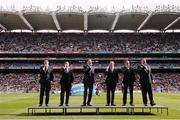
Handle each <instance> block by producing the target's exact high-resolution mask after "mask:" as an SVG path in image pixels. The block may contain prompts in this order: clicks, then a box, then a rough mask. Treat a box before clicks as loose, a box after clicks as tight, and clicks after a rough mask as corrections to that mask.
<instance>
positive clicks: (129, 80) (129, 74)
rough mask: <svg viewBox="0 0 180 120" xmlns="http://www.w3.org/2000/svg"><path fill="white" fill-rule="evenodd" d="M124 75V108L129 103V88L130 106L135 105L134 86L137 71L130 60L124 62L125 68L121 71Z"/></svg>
mask: <svg viewBox="0 0 180 120" xmlns="http://www.w3.org/2000/svg"><path fill="white" fill-rule="evenodd" d="M121 70H122V73H123V75H124V76H123V81H122V83H123V88H124V89H123V106H125V105H126V101H127V91H128V88H129V93H130V105H131V106H134V105H133V86H134V82H135V81H136V76H135V71H134V69H133V68H132V67H131V66H130V62H129V60H125V61H124V67H123V68H122V69H121Z"/></svg>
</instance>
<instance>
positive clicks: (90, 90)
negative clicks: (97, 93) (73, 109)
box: [83, 84, 93, 105]
mask: <svg viewBox="0 0 180 120" xmlns="http://www.w3.org/2000/svg"><path fill="white" fill-rule="evenodd" d="M88 90H89V93H87V92H88ZM92 92H93V84H84V99H83V104H84V105H85V104H86V103H87V104H90V103H91V98H92ZM87 94H88V101H87V102H86V99H87Z"/></svg>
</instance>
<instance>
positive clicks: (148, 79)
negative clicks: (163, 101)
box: [138, 58, 156, 106]
mask: <svg viewBox="0 0 180 120" xmlns="http://www.w3.org/2000/svg"><path fill="white" fill-rule="evenodd" d="M140 62H141V63H140V65H139V66H138V73H139V76H140V84H141V91H142V98H143V103H144V106H147V101H148V100H147V94H148V95H149V100H150V104H151V106H154V105H156V104H155V102H154V99H153V92H152V86H151V85H152V82H153V78H152V73H151V67H150V66H149V65H148V64H147V62H146V59H145V58H142V59H141V61H140Z"/></svg>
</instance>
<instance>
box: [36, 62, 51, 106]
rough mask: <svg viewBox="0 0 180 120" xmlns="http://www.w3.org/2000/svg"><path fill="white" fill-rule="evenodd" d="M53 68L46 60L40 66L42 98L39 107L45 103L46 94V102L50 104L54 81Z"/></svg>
mask: <svg viewBox="0 0 180 120" xmlns="http://www.w3.org/2000/svg"><path fill="white" fill-rule="evenodd" d="M53 79H54V77H53V70H52V69H51V68H50V67H49V61H48V60H44V65H43V66H41V68H40V81H39V83H40V99H39V107H41V106H42V104H43V97H44V94H45V96H46V99H45V104H46V106H48V103H49V92H50V89H51V82H52V81H53Z"/></svg>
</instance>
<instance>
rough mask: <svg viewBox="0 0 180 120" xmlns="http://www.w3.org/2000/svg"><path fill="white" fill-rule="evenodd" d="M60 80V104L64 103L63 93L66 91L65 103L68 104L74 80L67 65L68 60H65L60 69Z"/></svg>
mask: <svg viewBox="0 0 180 120" xmlns="http://www.w3.org/2000/svg"><path fill="white" fill-rule="evenodd" d="M61 74H62V77H61V80H60V85H61V95H60V96H61V103H60V106H62V105H63V104H64V93H65V92H66V101H65V104H66V106H68V102H69V95H70V92H71V85H72V83H73V80H74V76H73V72H72V70H70V67H69V62H65V66H64V68H63V69H62V70H61Z"/></svg>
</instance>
